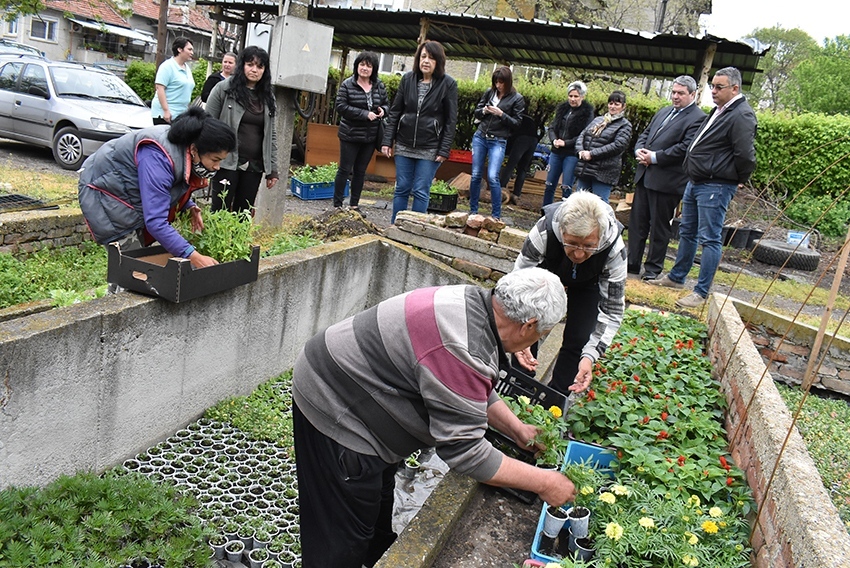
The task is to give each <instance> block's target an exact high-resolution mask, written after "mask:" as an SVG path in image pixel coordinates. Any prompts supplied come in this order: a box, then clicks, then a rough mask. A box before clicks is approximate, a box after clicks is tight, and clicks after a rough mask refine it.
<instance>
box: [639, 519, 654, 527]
mask: <svg viewBox="0 0 850 568" xmlns="http://www.w3.org/2000/svg"><path fill="white" fill-rule="evenodd" d="M638 524H639V525H640V526H642V527H643V528H645V529H651V528H653V527H655V521H653V520H652V519H650V518H649V517H641V518H640V519H638Z"/></svg>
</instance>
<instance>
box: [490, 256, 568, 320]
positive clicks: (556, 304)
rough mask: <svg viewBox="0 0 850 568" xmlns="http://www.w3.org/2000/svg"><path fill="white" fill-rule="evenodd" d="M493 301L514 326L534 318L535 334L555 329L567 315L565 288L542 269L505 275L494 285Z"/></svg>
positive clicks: (523, 269)
mask: <svg viewBox="0 0 850 568" xmlns="http://www.w3.org/2000/svg"><path fill="white" fill-rule="evenodd" d="M495 296H496V300H497V301H498V302H499V305H500V306H501V307H502V310H503V311H504V312H505V317H507V318H508V319H509V320H511V321H513V322H516V323H525V322H527V321H529V320H532V319H535V318H536V319H537V331H538V332H539V333H544V332H547V331H549V330H550V329H552V328H553V327H555V324H557V323H558V322H559V321H561V320H562V319H564V315H565V314H566V313H567V294H566V292H564V285H563V284H561V280H560V279H559V278H558V277H557V276H555V275H554V274H553V273H551V272H549V271H548V270H544V269H542V268H537V267H534V268H522V269H520V270H514V271H513V272H509V273H508V274H505V275H504V276H502V277H501V278H500V279H499V282H497V283H496V291H495Z"/></svg>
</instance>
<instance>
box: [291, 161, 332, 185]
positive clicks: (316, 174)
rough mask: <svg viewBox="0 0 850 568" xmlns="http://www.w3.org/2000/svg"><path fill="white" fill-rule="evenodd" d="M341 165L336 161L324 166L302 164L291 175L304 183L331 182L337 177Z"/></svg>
mask: <svg viewBox="0 0 850 568" xmlns="http://www.w3.org/2000/svg"><path fill="white" fill-rule="evenodd" d="M338 169H339V166H338V165H337V163H336V162H331V163H330V164H325V165H324V166H301V167H300V168H295V169H294V170H292V171H291V172H290V174H291V176H292V177H294V178H295V179H297V180H298V181H300V182H302V183H330V182H332V181H334V179H336V172H337V170H338Z"/></svg>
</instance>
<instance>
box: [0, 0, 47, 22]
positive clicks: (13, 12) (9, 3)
mask: <svg viewBox="0 0 850 568" xmlns="http://www.w3.org/2000/svg"><path fill="white" fill-rule="evenodd" d="M42 10H44V2H42V1H41V0H0V12H2V13H3V18H4V19H6V20H9V21H12V20H14V19H15V18H17V17H18V16H28V15H30V14H38V13H39V12H40V11H42Z"/></svg>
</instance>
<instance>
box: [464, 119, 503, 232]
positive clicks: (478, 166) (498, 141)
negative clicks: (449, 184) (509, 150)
mask: <svg viewBox="0 0 850 568" xmlns="http://www.w3.org/2000/svg"><path fill="white" fill-rule="evenodd" d="M506 145H507V140H505V139H504V138H485V137H484V135H483V134H481V131H480V130H476V131H475V134H473V135H472V179H471V180H470V181H469V212H470V213H478V198H479V197H480V196H481V175H482V173H483V171H484V161H485V160H486V161H487V185H489V186H490V199H491V201H492V202H493V211H492V215H493V217H495V218H497V219H499V218H500V217H501V216H502V182H501V181H499V172H500V171H501V170H502V162H503V161H504V160H505V146H506Z"/></svg>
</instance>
